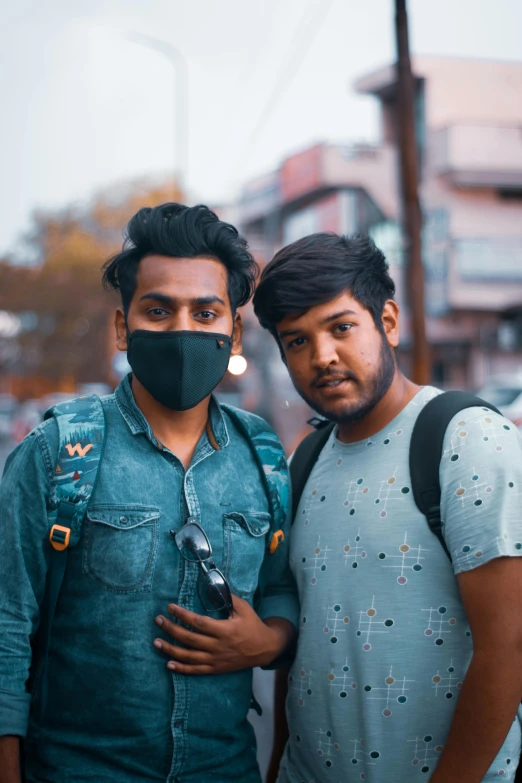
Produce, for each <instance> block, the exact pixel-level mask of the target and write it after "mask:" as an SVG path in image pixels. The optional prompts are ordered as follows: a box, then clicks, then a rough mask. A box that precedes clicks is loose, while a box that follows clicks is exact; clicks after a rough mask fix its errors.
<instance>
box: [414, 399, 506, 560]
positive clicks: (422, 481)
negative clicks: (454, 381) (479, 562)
mask: <svg viewBox="0 0 522 783" xmlns="http://www.w3.org/2000/svg"><path fill="white" fill-rule="evenodd" d="M475 406H478V407H482V408H487V409H488V410H492V411H495V412H496V413H499V411H498V410H497V408H495V407H494V406H493V405H491V404H490V403H489V402H485V401H484V400H481V399H480V398H479V397H475V396H474V395H473V394H468V393H467V392H461V391H449V392H445V393H443V394H439V395H437V396H436V397H434V398H433V399H432V400H430V401H429V402H427V403H426V405H425V406H424V408H423V409H422V410H421V412H420V413H419V416H418V417H417V421H416V422H415V425H414V427H413V432H412V435H411V441H410V457H409V459H410V476H411V486H412V491H413V497H414V499H415V503H416V505H417V508H418V509H419V511H421V512H422V514H424V516H425V517H426V519H427V521H428V525H429V527H430V530H431V532H432V533H434V535H436V536H437V538H438V539H439V541H440V543H441V545H442V547H443V548H444V551H445V552H446V554H447V555H448V557H450V559H451V556H450V553H449V551H448V548H447V546H446V542H445V540H444V536H443V534H442V521H441V517H440V498H441V487H440V477H439V469H440V461H441V459H442V449H443V446H444V436H445V435H446V429H447V427H448V425H449V423H450V421H451V420H452V418H453V417H454V416H456V415H457V413H458V412H459V411H461V410H464V409H465V408H473V407H475Z"/></svg>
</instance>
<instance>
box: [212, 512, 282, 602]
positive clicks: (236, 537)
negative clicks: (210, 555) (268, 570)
mask: <svg viewBox="0 0 522 783" xmlns="http://www.w3.org/2000/svg"><path fill="white" fill-rule="evenodd" d="M270 522H271V517H270V514H267V513H265V512H258V511H229V512H228V513H227V514H224V515H223V535H224V545H225V546H224V555H225V576H226V578H227V581H228V583H229V585H230V588H231V590H232V592H233V593H234V594H235V595H238V596H240V597H241V598H250V597H251V596H252V595H253V594H254V592H255V590H256V588H257V585H258V582H259V571H260V570H261V566H262V564H263V559H264V556H265V552H266V545H267V533H268V531H269V530H270Z"/></svg>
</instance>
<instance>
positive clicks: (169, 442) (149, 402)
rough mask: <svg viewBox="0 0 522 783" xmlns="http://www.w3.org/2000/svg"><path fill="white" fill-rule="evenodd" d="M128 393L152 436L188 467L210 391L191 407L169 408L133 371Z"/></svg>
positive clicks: (204, 416) (198, 437) (199, 433)
mask: <svg viewBox="0 0 522 783" xmlns="http://www.w3.org/2000/svg"><path fill="white" fill-rule="evenodd" d="M132 394H133V396H134V400H135V402H136V405H137V406H138V408H139V409H140V411H141V412H142V413H143V415H144V416H145V418H146V419H147V421H148V423H149V424H150V427H151V429H152V431H153V433H154V436H155V438H156V440H158V441H159V442H160V443H161V445H162V446H166V448H168V449H169V451H172V453H173V454H175V455H176V456H177V457H178V458H179V459H180V460H181V462H182V463H183V465H184V466H185V468H188V466H189V465H190V461H191V459H192V456H193V454H194V451H195V448H196V446H197V444H198V441H199V439H200V438H201V436H202V434H203V432H204V430H205V427H206V425H207V421H208V408H209V403H210V395H209V396H208V397H205V399H204V400H202V401H201V402H200V403H199V404H198V405H196V406H195V407H194V408H189V410H187V411H173V410H171V409H170V408H167V407H165V405H161V403H159V402H158V401H157V400H155V399H154V397H153V396H152V395H151V394H150V393H149V392H148V391H147V389H145V387H144V386H143V385H142V384H141V383H140V382H139V381H138V379H137V378H136V376H135V375H133V376H132Z"/></svg>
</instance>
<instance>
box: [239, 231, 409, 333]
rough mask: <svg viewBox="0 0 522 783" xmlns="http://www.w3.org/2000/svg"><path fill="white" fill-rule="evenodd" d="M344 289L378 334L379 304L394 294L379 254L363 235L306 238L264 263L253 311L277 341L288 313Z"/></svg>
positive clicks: (296, 311)
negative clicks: (371, 320) (362, 308)
mask: <svg viewBox="0 0 522 783" xmlns="http://www.w3.org/2000/svg"><path fill="white" fill-rule="evenodd" d="M343 291H349V292H350V294H351V295H352V296H353V298H354V299H356V300H357V301H358V302H359V303H360V304H361V305H362V306H363V307H364V308H366V310H369V312H370V313H371V315H372V318H373V320H374V323H375V325H376V327H377V328H378V329H379V330H380V331H382V322H381V317H382V313H383V309H384V304H385V302H386V300H387V299H393V297H394V295H395V284H394V282H393V280H392V279H391V277H390V274H389V269H388V264H387V262H386V258H385V257H384V253H382V251H381V250H379V248H378V247H376V245H375V243H374V242H373V240H372V239H371V238H370V237H369V236H367V235H365V234H353V235H351V236H339V235H338V234H333V233H320V234H310V236H307V237H303V238H302V239H298V240H297V241H296V242H293V243H292V244H291V245H287V246H286V247H284V248H283V249H282V250H280V251H279V252H278V253H276V255H275V256H274V258H273V259H272V261H270V263H269V264H267V265H266V267H265V268H264V270H263V272H262V274H261V279H260V281H259V285H258V287H257V290H256V293H255V295H254V300H253V303H254V311H255V314H256V315H257V317H258V319H259V322H260V323H261V326H263V327H264V328H265V329H268V330H269V331H270V332H271V333H272V334H273V335H274V337H275V338H276V340H277V329H276V325H277V324H278V323H279V322H280V321H282V320H283V318H285V317H286V316H287V315H289V314H291V313H304V312H306V311H307V310H309V309H310V308H311V307H315V306H316V305H319V304H324V303H325V302H329V301H330V300H331V299H335V297H336V296H339V295H340V294H341V293H342V292H343Z"/></svg>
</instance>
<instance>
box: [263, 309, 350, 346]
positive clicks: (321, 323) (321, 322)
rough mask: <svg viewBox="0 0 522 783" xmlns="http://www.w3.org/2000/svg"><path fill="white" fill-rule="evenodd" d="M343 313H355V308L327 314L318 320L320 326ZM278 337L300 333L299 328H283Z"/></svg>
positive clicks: (282, 337)
mask: <svg viewBox="0 0 522 783" xmlns="http://www.w3.org/2000/svg"><path fill="white" fill-rule="evenodd" d="M345 315H357V313H356V312H355V310H341V311H340V312H339V313H333V315H328V316H327V317H326V318H323V319H322V321H319V325H320V326H325V325H326V324H329V323H331V322H332V321H336V320H337V319H338V318H342V317H343V316H345ZM278 334H279V338H280V339H281V340H283V339H284V338H285V337H293V336H295V335H296V334H301V329H285V330H284V332H278Z"/></svg>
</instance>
